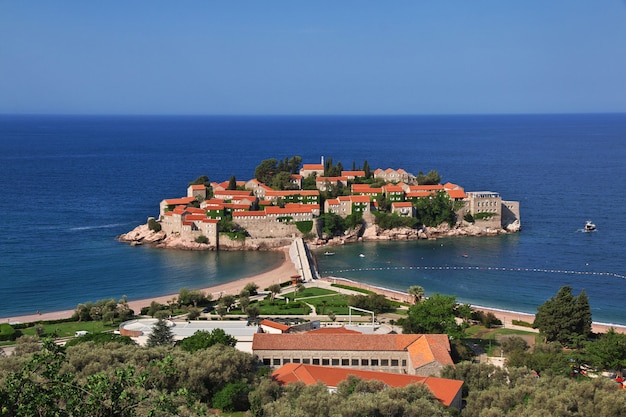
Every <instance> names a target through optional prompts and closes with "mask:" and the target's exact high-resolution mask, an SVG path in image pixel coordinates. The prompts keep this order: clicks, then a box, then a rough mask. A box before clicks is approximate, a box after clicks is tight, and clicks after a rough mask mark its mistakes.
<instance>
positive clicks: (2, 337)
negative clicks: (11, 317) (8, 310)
mask: <svg viewBox="0 0 626 417" xmlns="http://www.w3.org/2000/svg"><path fill="white" fill-rule="evenodd" d="M15 337H16V334H15V329H14V328H13V326H11V325H10V324H9V323H1V324H0V341H1V342H4V341H7V340H15Z"/></svg>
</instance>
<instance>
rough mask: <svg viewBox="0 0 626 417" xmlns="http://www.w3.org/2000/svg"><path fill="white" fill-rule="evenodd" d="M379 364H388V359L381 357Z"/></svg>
mask: <svg viewBox="0 0 626 417" xmlns="http://www.w3.org/2000/svg"><path fill="white" fill-rule="evenodd" d="M380 366H389V359H381V360H380Z"/></svg>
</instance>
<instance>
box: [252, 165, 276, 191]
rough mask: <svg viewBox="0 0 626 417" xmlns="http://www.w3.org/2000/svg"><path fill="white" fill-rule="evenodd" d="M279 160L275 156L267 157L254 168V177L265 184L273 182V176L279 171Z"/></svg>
mask: <svg viewBox="0 0 626 417" xmlns="http://www.w3.org/2000/svg"><path fill="white" fill-rule="evenodd" d="M277 163H278V161H277V160H276V159H274V158H271V159H265V160H263V161H261V163H260V164H259V165H258V166H257V167H256V169H255V170H254V178H256V179H257V181H259V182H262V183H263V184H266V185H268V186H269V185H270V184H271V183H272V177H273V176H274V174H275V173H276V171H277V168H278V167H277V166H276V164H277Z"/></svg>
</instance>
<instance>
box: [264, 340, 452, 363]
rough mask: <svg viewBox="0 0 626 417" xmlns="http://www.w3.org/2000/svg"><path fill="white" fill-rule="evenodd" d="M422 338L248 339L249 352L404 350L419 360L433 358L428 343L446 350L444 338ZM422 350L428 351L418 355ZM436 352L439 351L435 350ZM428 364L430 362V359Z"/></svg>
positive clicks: (447, 346) (446, 343)
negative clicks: (410, 348) (421, 357)
mask: <svg viewBox="0 0 626 417" xmlns="http://www.w3.org/2000/svg"><path fill="white" fill-rule="evenodd" d="M425 336H426V335H421V334H315V333H298V334H262V333H257V334H255V335H254V337H253V340H252V350H319V351H336V350H346V351H406V352H409V354H410V356H411V359H412V360H413V358H414V357H415V358H416V359H419V358H418V356H416V355H419V354H423V357H424V358H428V357H434V354H433V353H432V352H430V350H431V349H430V348H428V344H429V343H431V342H432V343H444V340H443V339H444V338H445V344H444V347H443V349H446V351H449V350H450V343H449V342H448V341H447V340H448V339H447V336H446V335H441V336H443V338H441V339H437V338H428V339H427V338H425ZM419 340H422V343H420V345H419V347H420V349H412V351H409V347H410V346H411V345H413V344H414V343H415V342H417V341H419ZM421 349H426V350H428V352H421ZM437 352H440V350H437ZM442 360H444V363H445V364H448V363H450V364H451V363H452V360H451V359H450V355H447V358H442ZM428 362H432V359H431V360H429V361H428ZM421 365H425V363H422V362H419V361H413V366H414V367H416V368H417V367H419V366H421Z"/></svg>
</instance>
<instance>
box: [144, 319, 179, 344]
mask: <svg viewBox="0 0 626 417" xmlns="http://www.w3.org/2000/svg"><path fill="white" fill-rule="evenodd" d="M173 343H174V334H173V333H172V329H171V328H170V326H169V325H168V323H167V321H165V320H164V319H158V320H157V322H156V323H155V324H154V326H153V327H152V332H151V333H150V335H149V336H148V341H147V342H146V346H148V347H154V346H170V345H172V344H173Z"/></svg>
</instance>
